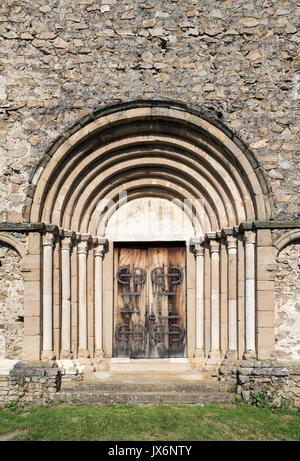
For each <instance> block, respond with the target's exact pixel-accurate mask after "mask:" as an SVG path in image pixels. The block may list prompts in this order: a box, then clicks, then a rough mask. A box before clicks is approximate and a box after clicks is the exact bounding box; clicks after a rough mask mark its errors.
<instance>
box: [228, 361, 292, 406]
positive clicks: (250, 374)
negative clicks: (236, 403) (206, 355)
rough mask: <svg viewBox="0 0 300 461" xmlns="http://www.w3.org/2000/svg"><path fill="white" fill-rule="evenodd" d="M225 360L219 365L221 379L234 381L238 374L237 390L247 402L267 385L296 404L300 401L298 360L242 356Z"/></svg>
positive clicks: (270, 389)
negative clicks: (243, 358) (289, 360)
mask: <svg viewBox="0 0 300 461" xmlns="http://www.w3.org/2000/svg"><path fill="white" fill-rule="evenodd" d="M224 362H225V361H224ZM224 362H223V364H222V366H221V367H220V369H219V380H220V381H221V382H228V383H229V382H230V380H231V383H233V380H234V378H235V382H234V384H235V387H236V391H237V393H238V394H239V395H241V397H242V399H243V400H244V401H245V402H246V403H251V395H252V394H254V393H257V392H261V391H263V390H264V389H268V390H269V391H271V392H272V391H276V392H277V393H278V394H279V395H280V396H281V397H286V398H288V399H290V400H291V402H292V405H293V406H295V407H298V406H299V405H300V365H299V362H292V361H291V362H286V361H285V362H280V361H277V360H241V361H237V362H236V363H235V364H233V363H232V365H231V366H230V365H229V363H227V362H226V366H224V365H225V364H224Z"/></svg>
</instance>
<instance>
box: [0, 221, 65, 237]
mask: <svg viewBox="0 0 300 461" xmlns="http://www.w3.org/2000/svg"><path fill="white" fill-rule="evenodd" d="M0 232H27V233H29V232H40V233H42V232H51V233H53V234H55V235H57V234H58V233H59V229H58V226H53V225H49V224H44V223H20V224H19V223H16V224H15V223H9V222H2V223H0Z"/></svg>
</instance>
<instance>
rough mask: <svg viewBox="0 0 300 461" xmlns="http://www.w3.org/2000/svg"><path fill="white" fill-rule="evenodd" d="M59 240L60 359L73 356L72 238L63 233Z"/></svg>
mask: <svg viewBox="0 0 300 461" xmlns="http://www.w3.org/2000/svg"><path fill="white" fill-rule="evenodd" d="M64 235H65V237H64V238H63V239H62V241H61V278H62V315H61V323H62V327H61V333H62V351H61V358H62V359H71V358H73V355H72V352H71V248H72V238H71V236H67V235H66V233H64Z"/></svg>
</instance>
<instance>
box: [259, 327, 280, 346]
mask: <svg viewBox="0 0 300 461" xmlns="http://www.w3.org/2000/svg"><path fill="white" fill-rule="evenodd" d="M256 339H257V348H258V349H259V348H264V347H266V346H267V347H273V348H274V344H275V341H274V328H258V331H257V335H256Z"/></svg>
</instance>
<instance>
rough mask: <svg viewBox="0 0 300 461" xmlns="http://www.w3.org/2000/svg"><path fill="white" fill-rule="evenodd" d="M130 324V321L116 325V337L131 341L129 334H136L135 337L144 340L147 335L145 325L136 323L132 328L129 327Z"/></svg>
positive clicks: (137, 339) (120, 339)
mask: <svg viewBox="0 0 300 461" xmlns="http://www.w3.org/2000/svg"><path fill="white" fill-rule="evenodd" d="M129 328H130V327H129V324H128V323H121V324H120V325H118V326H117V327H116V331H115V333H116V338H117V339H118V340H119V341H126V342H128V341H129V336H130V335H134V336H136V337H135V338H134V339H135V340H136V341H143V340H144V339H145V336H146V329H145V327H144V325H142V324H140V323H135V324H133V325H132V330H130V329H129Z"/></svg>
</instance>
